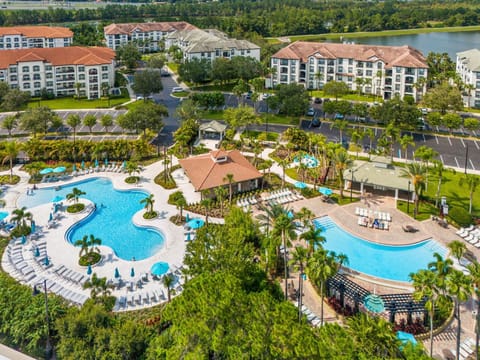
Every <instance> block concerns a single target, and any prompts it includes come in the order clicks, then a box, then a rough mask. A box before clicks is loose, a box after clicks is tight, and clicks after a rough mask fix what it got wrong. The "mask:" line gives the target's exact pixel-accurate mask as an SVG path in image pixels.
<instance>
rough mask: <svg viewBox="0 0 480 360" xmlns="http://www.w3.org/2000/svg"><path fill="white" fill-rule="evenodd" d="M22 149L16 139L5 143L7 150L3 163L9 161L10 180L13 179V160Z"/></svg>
mask: <svg viewBox="0 0 480 360" xmlns="http://www.w3.org/2000/svg"><path fill="white" fill-rule="evenodd" d="M20 149H21V147H20V144H18V143H17V142H16V141H7V142H6V143H5V152H4V157H3V160H2V164H4V163H5V161H8V162H9V165H10V182H12V181H13V162H14V161H15V160H16V158H17V156H18V153H19V151H20Z"/></svg>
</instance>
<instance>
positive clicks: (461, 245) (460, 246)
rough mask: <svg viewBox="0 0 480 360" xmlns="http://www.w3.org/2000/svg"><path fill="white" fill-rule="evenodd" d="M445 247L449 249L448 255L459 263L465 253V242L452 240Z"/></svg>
mask: <svg viewBox="0 0 480 360" xmlns="http://www.w3.org/2000/svg"><path fill="white" fill-rule="evenodd" d="M447 247H448V248H449V250H450V253H451V254H452V255H453V256H454V257H455V258H456V259H457V261H460V259H461V257H462V256H463V254H465V251H467V245H466V244H465V242H463V241H459V240H453V241H451V242H449V243H448V245H447Z"/></svg>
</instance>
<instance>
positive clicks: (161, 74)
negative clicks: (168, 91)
mask: <svg viewBox="0 0 480 360" xmlns="http://www.w3.org/2000/svg"><path fill="white" fill-rule="evenodd" d="M160 76H161V77H169V76H170V73H169V72H168V71H167V70H162V71H161V72H160Z"/></svg>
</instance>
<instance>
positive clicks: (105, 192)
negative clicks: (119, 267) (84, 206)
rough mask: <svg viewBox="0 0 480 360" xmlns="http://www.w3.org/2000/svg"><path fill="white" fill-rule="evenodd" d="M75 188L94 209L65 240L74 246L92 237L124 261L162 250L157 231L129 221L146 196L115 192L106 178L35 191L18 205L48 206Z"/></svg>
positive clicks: (143, 193)
mask: <svg viewBox="0 0 480 360" xmlns="http://www.w3.org/2000/svg"><path fill="white" fill-rule="evenodd" d="M74 187H76V188H78V189H80V190H82V191H84V192H86V195H84V197H85V198H86V199H89V200H90V201H93V202H94V203H95V204H96V210H95V212H94V213H93V214H91V215H90V216H88V217H87V218H86V219H84V220H83V221H81V222H79V223H77V224H75V225H74V226H73V227H72V228H70V229H69V231H68V232H67V239H68V241H70V242H71V243H74V242H75V241H76V240H79V239H82V238H83V236H84V235H90V234H93V235H94V236H95V237H96V238H99V239H101V240H102V245H105V246H109V247H111V248H112V249H113V250H114V251H115V254H116V255H117V256H118V257H119V258H121V259H124V260H132V259H135V260H142V259H146V258H148V257H150V256H152V255H154V254H155V253H156V252H158V251H159V250H161V249H162V248H163V246H164V242H165V239H164V237H163V236H162V234H161V233H160V232H159V231H158V230H156V229H154V228H147V227H139V226H136V225H135V224H133V221H132V218H133V215H134V214H135V213H136V212H138V211H139V210H140V209H142V208H143V204H140V200H142V199H143V198H145V197H147V196H148V195H149V194H148V193H147V192H145V191H139V190H126V191H119V190H116V189H114V188H113V185H112V182H111V181H110V180H108V179H106V178H94V179H88V180H85V181H81V182H76V183H73V184H68V185H65V186H62V187H61V189H60V190H58V191H57V190H55V188H49V189H40V190H36V191H35V192H34V195H29V196H27V195H22V196H21V197H20V198H19V200H18V203H19V206H27V207H33V206H37V205H41V204H45V203H49V202H51V200H52V199H53V198H54V197H55V196H61V197H63V198H65V196H66V195H67V194H68V193H70V192H71V191H72V189H73V188H74ZM64 203H65V201H64ZM47 216H48V214H46V215H45V217H47ZM45 220H47V218H46V219H45Z"/></svg>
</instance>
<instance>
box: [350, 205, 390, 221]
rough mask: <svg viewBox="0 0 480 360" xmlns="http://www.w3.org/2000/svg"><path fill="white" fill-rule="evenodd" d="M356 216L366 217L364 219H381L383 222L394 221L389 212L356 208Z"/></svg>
mask: <svg viewBox="0 0 480 360" xmlns="http://www.w3.org/2000/svg"><path fill="white" fill-rule="evenodd" d="M355 215H359V216H364V217H372V218H375V219H379V220H382V221H392V216H391V215H390V213H388V212H382V211H373V210H371V209H364V208H361V207H356V208H355Z"/></svg>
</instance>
